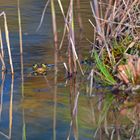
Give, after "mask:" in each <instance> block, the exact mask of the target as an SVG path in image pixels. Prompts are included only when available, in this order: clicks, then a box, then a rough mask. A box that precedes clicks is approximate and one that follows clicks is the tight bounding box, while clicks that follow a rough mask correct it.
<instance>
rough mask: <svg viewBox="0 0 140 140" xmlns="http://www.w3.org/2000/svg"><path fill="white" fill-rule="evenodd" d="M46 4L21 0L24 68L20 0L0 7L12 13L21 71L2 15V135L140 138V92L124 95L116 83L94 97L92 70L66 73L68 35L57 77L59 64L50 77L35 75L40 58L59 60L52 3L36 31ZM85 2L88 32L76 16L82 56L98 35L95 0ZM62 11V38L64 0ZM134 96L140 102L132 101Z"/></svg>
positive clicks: (58, 139)
mask: <svg viewBox="0 0 140 140" xmlns="http://www.w3.org/2000/svg"><path fill="white" fill-rule="evenodd" d="M45 3H46V1H45V0H42V1H39V0H21V2H20V4H21V18H22V36H23V51H24V53H23V73H22V69H21V57H20V48H19V35H18V16H17V1H16V0H12V1H11V0H1V1H0V12H2V11H5V12H6V14H7V21H8V27H9V35H10V43H11V48H12V58H13V64H14V71H15V75H14V77H12V76H11V74H10V65H9V59H8V51H7V45H6V43H5V33H4V29H3V19H2V17H1V19H0V25H1V30H2V37H3V44H4V51H5V63H6V66H7V73H6V74H3V73H1V75H0V76H1V79H0V82H1V88H0V90H1V94H0V95H1V96H0V140H7V139H10V140H66V139H70V140H78V139H79V140H92V139H97V140H98V139H100V140H108V139H112V140H120V139H123V140H128V139H137V140H138V139H140V130H139V118H140V112H139V109H140V104H139V102H140V100H139V99H140V98H139V96H137V95H135V96H133V97H129V99H128V97H123V96H122V95H121V93H120V94H119V95H120V96H119V95H118V94H117V95H116V94H115V95H114V94H112V93H110V88H107V87H105V88H102V87H99V86H98V87H97V88H96V89H94V90H93V91H92V95H94V96H89V86H90V85H89V82H90V81H89V80H87V77H88V75H86V76H83V77H82V76H81V73H80V74H77V76H76V77H73V78H72V79H67V78H66V76H65V68H64V66H63V62H66V63H67V53H66V47H67V46H66V45H67V41H66V40H65V41H64V45H63V49H62V51H60V55H59V57H58V74H57V77H56V75H55V71H54V68H50V69H49V70H48V72H47V76H33V75H31V72H32V65H33V64H35V63H48V64H54V53H55V52H54V45H53V33H52V32H53V31H52V21H51V12H50V11H51V10H50V6H49V7H48V9H47V11H46V13H45V16H44V20H43V24H42V26H41V28H40V30H39V31H38V32H37V31H36V29H37V27H38V25H39V22H40V19H41V14H42V11H43V8H44V6H45ZM64 6H65V7H64V8H65V9H67V6H68V4H67V3H65V2H64ZM80 6H81V9H80V10H79V9H77V8H76V11H75V13H76V12H78V13H80V14H81V15H80V16H81V19H82V26H83V29H84V31H83V32H82V34H80V33H81V32H80V28H79V22H78V20H75V30H76V47H77V51H78V54H79V58H80V59H81V60H82V59H84V57H85V55H87V54H88V53H89V51H90V49H91V44H90V43H89V41H92V40H93V34H94V33H93V28H92V26H91V25H90V23H89V22H88V19H92V14H91V10H90V4H89V1H85V0H81V5H80ZM75 7H76V3H75ZM56 13H57V23H58V25H57V26H58V35H59V41H60V40H61V37H62V33H63V26H64V23H63V22H64V21H63V18H62V16H61V12H60V10H59V8H58V4H57V5H56ZM76 19H78V17H77V16H76ZM88 40H89V41H88ZM22 74H24V75H23V77H22ZM109 93H110V94H109ZM120 98H121V99H120ZM132 98H133V100H134V101H135V102H134V101H131V99H132ZM117 100H118V101H119V102H120V101H121V103H118V102H117ZM124 102H125V105H126V106H125V105H124V104H123V103H124ZM128 106H129V108H128ZM109 108H111V109H109Z"/></svg>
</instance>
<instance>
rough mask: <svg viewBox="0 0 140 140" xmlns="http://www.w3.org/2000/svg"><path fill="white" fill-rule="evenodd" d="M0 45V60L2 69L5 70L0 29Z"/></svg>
mask: <svg viewBox="0 0 140 140" xmlns="http://www.w3.org/2000/svg"><path fill="white" fill-rule="evenodd" d="M0 45H1V53H0V60H1V62H2V71H5V70H6V65H5V62H4V50H3V41H2V33H1V29H0Z"/></svg>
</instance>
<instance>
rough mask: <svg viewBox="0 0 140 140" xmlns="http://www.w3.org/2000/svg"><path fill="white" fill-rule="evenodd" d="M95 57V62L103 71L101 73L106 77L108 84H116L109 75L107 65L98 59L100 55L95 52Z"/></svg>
mask: <svg viewBox="0 0 140 140" xmlns="http://www.w3.org/2000/svg"><path fill="white" fill-rule="evenodd" d="M94 56H95V61H96V64H97V67H98V69H99V70H100V71H101V73H102V74H103V75H104V78H105V80H106V81H107V82H108V84H111V85H114V84H116V81H115V79H114V78H113V76H112V75H111V74H110V73H109V71H108V70H107V68H106V66H105V64H104V63H103V62H102V61H101V60H100V58H99V57H98V54H97V52H96V51H95V52H94Z"/></svg>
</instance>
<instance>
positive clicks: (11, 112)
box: [0, 73, 14, 139]
mask: <svg viewBox="0 0 140 140" xmlns="http://www.w3.org/2000/svg"><path fill="white" fill-rule="evenodd" d="M4 83H5V74H4V73H2V85H1V114H0V115H1V121H0V123H3V122H4V121H6V120H5V117H6V116H4V118H2V113H5V110H4V109H5V107H3V106H4V105H5V104H4V105H3V98H4V96H5V95H3V88H4ZM10 85H11V86H10V97H8V98H9V101H8V102H9V107H8V108H6V110H7V109H8V110H9V115H8V118H6V119H9V123H8V124H7V123H6V124H5V125H9V128H8V129H7V130H6V132H5V129H3V130H1V131H0V134H1V135H2V136H4V137H5V138H7V139H11V135H12V123H13V119H12V118H13V88H14V76H11V84H10ZM3 108H4V109H3ZM6 127H7V126H6ZM7 133H8V134H7Z"/></svg>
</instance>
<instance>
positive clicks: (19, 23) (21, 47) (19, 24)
mask: <svg viewBox="0 0 140 140" xmlns="http://www.w3.org/2000/svg"><path fill="white" fill-rule="evenodd" d="M17 3H18V26H19V41H20V54H21V55H22V54H23V45H22V27H21V14H20V0H18V1H17Z"/></svg>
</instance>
